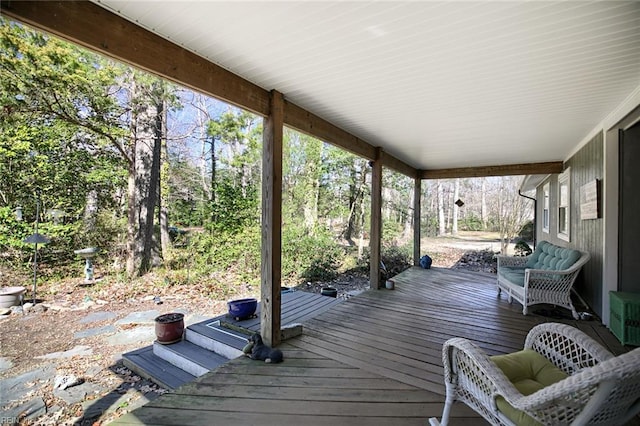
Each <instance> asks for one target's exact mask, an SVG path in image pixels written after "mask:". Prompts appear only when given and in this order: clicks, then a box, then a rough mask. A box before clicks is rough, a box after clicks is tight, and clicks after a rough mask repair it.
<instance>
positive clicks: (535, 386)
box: [491, 349, 567, 426]
mask: <svg viewBox="0 0 640 426" xmlns="http://www.w3.org/2000/svg"><path fill="white" fill-rule="evenodd" d="M491 360H492V361H493V362H494V363H495V364H496V365H497V366H498V368H500V370H502V372H503V373H504V374H505V376H507V378H508V379H509V381H510V382H511V383H513V385H514V386H515V387H516V389H518V391H520V393H521V394H523V395H531V394H532V393H534V392H537V391H539V390H540V389H542V388H544V387H547V386H549V385H552V384H554V383H557V382H559V381H560V380H564V379H565V378H567V374H566V373H564V372H563V371H562V370H560V369H559V368H558V367H556V366H555V365H553V364H552V363H551V362H550V361H548V360H547V359H546V358H545V357H543V356H542V355H540V354H539V353H537V352H536V351H533V350H531V349H525V350H523V351H520V352H514V353H511V354H506V355H496V356H492V357H491ZM496 405H497V406H498V410H500V412H501V413H502V414H504V415H505V416H506V417H507V418H509V419H510V420H511V421H512V422H514V423H515V424H517V425H527V426H528V425H540V423H538V422H537V421H536V420H535V419H533V418H532V417H531V416H529V415H528V414H526V413H525V412H523V411H520V410H516V409H515V408H513V407H512V406H511V405H510V404H509V403H508V402H507V401H506V400H505V399H504V398H502V397H501V396H500V397H498V398H497V400H496Z"/></svg>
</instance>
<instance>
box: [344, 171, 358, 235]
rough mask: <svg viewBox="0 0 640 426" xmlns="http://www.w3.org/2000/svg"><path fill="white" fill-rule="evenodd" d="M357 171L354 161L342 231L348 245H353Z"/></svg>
mask: <svg viewBox="0 0 640 426" xmlns="http://www.w3.org/2000/svg"><path fill="white" fill-rule="evenodd" d="M356 180H357V171H356V165H355V162H354V163H353V164H352V165H351V170H350V181H349V217H348V218H347V229H345V231H344V239H345V240H346V241H347V242H348V243H349V245H350V246H353V245H355V243H354V241H353V231H354V229H355V223H356V218H357V217H358V215H357V214H356V206H357V201H358V193H359V192H360V191H359V188H358V185H357V183H356Z"/></svg>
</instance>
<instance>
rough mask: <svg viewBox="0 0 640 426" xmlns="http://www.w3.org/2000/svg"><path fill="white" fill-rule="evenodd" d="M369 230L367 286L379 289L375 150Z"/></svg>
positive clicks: (379, 196)
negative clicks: (369, 254)
mask: <svg viewBox="0 0 640 426" xmlns="http://www.w3.org/2000/svg"><path fill="white" fill-rule="evenodd" d="M370 164H371V166H372V170H371V230H370V232H369V251H370V253H371V256H370V264H369V286H370V287H371V288H375V289H379V288H380V260H381V256H380V240H381V238H382V150H381V149H380V148H376V158H375V160H374V161H372V162H371V163H370Z"/></svg>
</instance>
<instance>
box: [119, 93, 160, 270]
mask: <svg viewBox="0 0 640 426" xmlns="http://www.w3.org/2000/svg"><path fill="white" fill-rule="evenodd" d="M136 90H137V88H136V85H135V83H133V88H132V91H133V92H134V93H135V91H136ZM134 96H135V95H134ZM148 102H149V103H150V100H148ZM159 110H161V107H158V106H156V105H150V104H147V105H142V106H141V107H139V108H137V109H136V108H134V110H133V111H132V119H131V123H132V145H133V149H132V154H133V155H132V161H131V163H130V165H129V179H128V195H129V226H128V234H129V253H128V259H127V273H128V274H129V276H135V275H138V276H141V275H143V274H145V273H146V272H148V271H149V270H150V269H151V266H152V260H151V255H152V249H153V223H154V222H153V219H154V210H155V206H156V202H157V194H158V181H159V180H160V179H159V178H160V147H161V135H162V116H161V114H159Z"/></svg>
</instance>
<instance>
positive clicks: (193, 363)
mask: <svg viewBox="0 0 640 426" xmlns="http://www.w3.org/2000/svg"><path fill="white" fill-rule="evenodd" d="M153 353H154V355H156V356H158V357H160V358H162V359H163V360H165V361H167V362H168V363H170V364H173V365H175V366H176V367H178V368H180V369H182V370H184V371H186V372H187V373H189V374H191V375H193V376H196V377H200V376H202V375H204V374H206V373H208V372H209V371H211V370H213V369H214V368H216V367H218V366H219V365H221V364H224V363H226V362H227V361H229V358H225V357H223V356H221V355H218V354H217V353H214V352H211V351H210V350H208V349H205V348H203V347H201V346H198V345H195V344H194V343H192V342H190V341H187V340H182V341H180V342H176V343H172V344H170V345H163V344H160V343H158V342H157V341H156V342H153Z"/></svg>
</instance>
